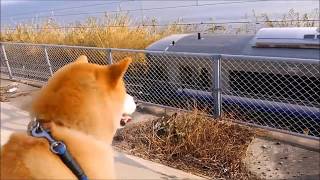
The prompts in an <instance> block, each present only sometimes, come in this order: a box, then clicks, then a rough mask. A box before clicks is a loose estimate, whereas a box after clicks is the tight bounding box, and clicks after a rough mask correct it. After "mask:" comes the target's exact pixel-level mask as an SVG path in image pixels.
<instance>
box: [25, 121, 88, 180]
mask: <svg viewBox="0 0 320 180" xmlns="http://www.w3.org/2000/svg"><path fill="white" fill-rule="evenodd" d="M27 132H28V134H29V135H30V136H32V137H36V138H45V139H46V140H47V141H48V142H49V144H50V151H51V152H52V153H54V154H56V155H58V156H59V157H60V159H61V160H62V162H63V163H64V164H65V165H66V166H67V167H68V168H69V169H70V170H71V171H72V173H73V174H74V175H75V176H76V177H77V178H78V179H79V180H88V178H87V176H86V175H85V173H84V171H83V170H82V169H81V167H80V165H79V164H78V163H77V162H76V161H75V159H74V158H73V157H72V156H71V154H70V153H69V151H68V149H67V146H66V145H65V144H64V143H63V142H62V141H57V140H55V139H54V138H53V137H52V135H51V133H50V132H49V131H46V130H45V129H44V128H43V127H42V126H41V124H40V122H39V121H38V120H37V119H36V120H33V121H31V122H30V123H29V124H28V130H27Z"/></svg>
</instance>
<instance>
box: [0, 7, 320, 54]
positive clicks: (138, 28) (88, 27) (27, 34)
mask: <svg viewBox="0 0 320 180" xmlns="http://www.w3.org/2000/svg"><path fill="white" fill-rule="evenodd" d="M254 17H255V19H254V20H256V21H265V23H261V24H260V25H261V26H262V27H283V26H319V21H318V22H314V21H313V22H310V21H307V20H310V19H319V10H318V9H315V10H314V11H312V12H310V13H305V14H301V13H298V12H296V11H294V10H290V11H289V12H288V13H285V14H284V15H283V18H282V19H281V21H280V22H272V21H271V18H270V16H269V15H268V14H265V13H264V14H255V13H254ZM179 23H181V21H180V20H177V21H176V22H172V23H171V24H169V25H167V26H158V25H159V23H158V22H157V20H156V19H149V20H146V21H145V22H144V24H148V25H151V26H143V25H142V24H141V23H135V22H133V21H132V18H130V17H129V16H128V15H127V14H113V15H108V14H106V15H105V16H104V17H103V18H101V19H97V18H92V17H91V18H88V19H87V20H86V22H84V23H73V24H69V25H66V26H61V25H60V24H59V23H58V22H56V21H54V20H53V19H48V20H46V21H45V22H44V23H42V24H19V25H17V26H16V27H15V28H14V30H12V29H10V30H9V29H8V28H3V29H2V31H1V36H0V41H14V42H29V43H45V44H66V45H80V46H94V47H104V48H108V47H113V48H132V49H144V48H146V47H147V46H148V45H149V44H151V43H153V42H155V41H157V40H159V39H161V38H163V37H166V36H168V35H170V34H178V33H189V32H197V31H200V32H208V33H216V32H219V33H221V32H222V33H230V32H233V33H237V34H238V33H254V31H255V30H256V28H255V25H253V27H251V26H252V25H248V24H237V25H236V26H237V27H234V26H232V27H230V26H229V25H228V24H225V25H221V24H201V25H186V26H180V25H178V24H179ZM133 25H134V26H133ZM115 26H116V27H115Z"/></svg>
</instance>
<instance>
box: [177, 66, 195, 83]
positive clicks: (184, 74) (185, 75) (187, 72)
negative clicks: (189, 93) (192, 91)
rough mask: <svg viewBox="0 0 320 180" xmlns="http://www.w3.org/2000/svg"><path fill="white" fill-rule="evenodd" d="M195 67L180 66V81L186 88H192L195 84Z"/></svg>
mask: <svg viewBox="0 0 320 180" xmlns="http://www.w3.org/2000/svg"><path fill="white" fill-rule="evenodd" d="M193 74H194V72H193V69H192V68H191V67H189V66H180V67H179V81H180V84H181V85H182V86H184V88H192V86H193Z"/></svg>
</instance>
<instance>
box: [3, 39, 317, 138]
mask: <svg viewBox="0 0 320 180" xmlns="http://www.w3.org/2000/svg"><path fill="white" fill-rule="evenodd" d="M0 52H1V54H0V57H1V73H2V74H7V75H9V77H11V78H14V79H27V80H32V81H40V82H46V81H47V80H48V79H49V78H50V76H51V75H52V74H53V73H54V72H56V71H57V70H58V69H59V68H61V67H62V66H64V65H66V64H68V63H70V62H72V61H74V60H75V59H76V58H77V57H78V56H80V55H83V54H84V55H87V56H88V59H89V61H90V63H96V64H101V65H107V64H112V63H116V62H117V61H119V60H121V59H123V58H124V57H128V56H129V57H132V58H133V63H132V65H131V66H130V68H129V69H128V72H127V73H126V76H125V81H126V84H127V91H128V93H129V94H131V95H133V96H134V97H135V98H136V99H137V100H138V101H140V102H144V103H148V104H153V105H158V106H163V107H173V108H178V109H184V110H191V109H192V108H195V107H196V108H199V109H202V110H204V111H205V112H207V113H208V115H213V116H215V117H223V118H225V119H230V120H235V121H237V122H240V123H245V124H248V125H254V126H259V127H264V128H268V129H269V128H272V129H274V130H280V131H284V132H287V133H291V134H295V135H299V136H304V137H307V138H313V139H319V137H320V95H319V92H320V72H319V71H320V60H319V59H288V58H287V59H285V58H273V57H250V56H235V55H217V54H200V53H177V52H175V53H174V52H157V51H145V50H130V49H104V48H92V47H78V46H60V45H37V44H22V43H1V50H0Z"/></svg>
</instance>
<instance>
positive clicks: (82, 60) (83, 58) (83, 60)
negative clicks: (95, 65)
mask: <svg viewBox="0 0 320 180" xmlns="http://www.w3.org/2000/svg"><path fill="white" fill-rule="evenodd" d="M74 63H88V58H87V56H86V55H81V56H79V57H78V58H77V59H76V60H75V61H74Z"/></svg>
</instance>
